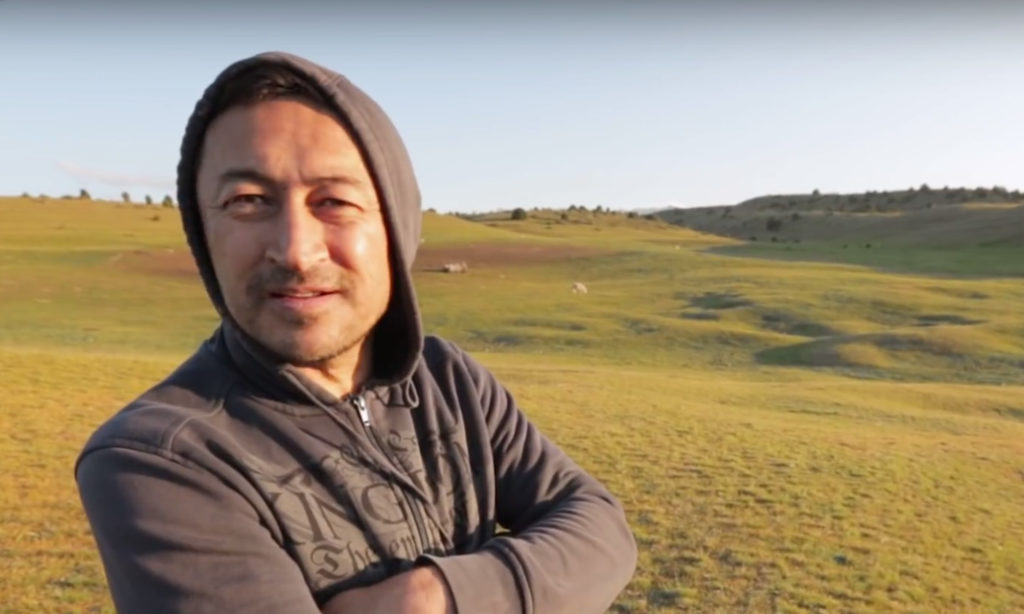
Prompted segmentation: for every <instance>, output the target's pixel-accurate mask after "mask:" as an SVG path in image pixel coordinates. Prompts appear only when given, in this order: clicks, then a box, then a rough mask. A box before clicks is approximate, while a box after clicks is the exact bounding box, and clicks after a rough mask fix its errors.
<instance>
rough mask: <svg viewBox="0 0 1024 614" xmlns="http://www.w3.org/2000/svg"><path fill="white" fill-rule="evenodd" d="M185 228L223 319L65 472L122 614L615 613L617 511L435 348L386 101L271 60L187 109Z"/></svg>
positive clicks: (499, 396) (408, 193)
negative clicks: (414, 272) (419, 290)
mask: <svg viewBox="0 0 1024 614" xmlns="http://www.w3.org/2000/svg"><path fill="white" fill-rule="evenodd" d="M178 198H179V202H180V208H181V215H182V221H183V226H184V229H185V234H186V236H187V238H188V242H189V246H190V247H191V249H192V253H193V256H194V257H195V260H196V263H197V265H198V267H199V271H200V274H201V276H202V279H203V281H204V283H205V285H206V289H207V291H208V293H209V295H210V298H211V299H212V301H213V304H214V305H215V306H216V308H217V310H218V312H219V314H220V316H221V319H222V323H221V326H220V327H219V328H218V330H217V331H216V333H215V334H214V336H213V337H212V338H211V339H210V340H208V341H207V342H205V343H204V344H203V345H202V346H201V347H200V348H199V350H198V351H197V352H196V353H195V354H194V355H193V356H192V357H191V358H189V359H188V360H187V361H186V362H185V363H184V364H183V365H181V366H180V367H179V368H178V369H177V370H176V371H175V372H174V373H173V374H171V375H170V376H169V377H168V378H167V379H166V380H165V381H163V382H162V383H160V384H158V385H157V386H155V387H154V388H153V389H151V390H149V391H148V392H146V393H145V394H143V395H142V396H141V397H140V398H139V399H137V400H135V401H134V402H132V403H131V404H130V405H128V407H126V408H125V409H124V410H122V411H121V412H119V413H118V414H117V415H116V416H114V417H113V418H112V419H111V420H110V421H108V422H107V423H106V424H105V425H103V426H102V427H101V428H100V429H99V430H98V431H97V432H96V433H95V434H94V435H93V437H92V438H91V439H90V441H89V442H88V443H87V444H86V446H85V449H84V451H83V452H82V455H81V457H80V459H79V462H78V465H77V468H76V477H77V480H78V484H79V490H80V492H81V496H82V501H83V504H84V507H85V510H86V513H87V515H88V517H89V521H90V523H91V525H92V528H93V532H94V534H95V537H96V541H97V544H98V546H99V550H100V554H101V556H102V559H103V564H104V566H105V569H106V573H107V579H108V582H109V584H110V589H111V593H112V595H113V598H114V602H115V604H116V606H117V608H118V611H119V612H122V613H128V612H132V613H134V612H139V613H142V612H145V613H147V614H150V613H157V612H187V613H205V612H211V613H212V612H217V613H221V612H246V613H249V614H252V613H268V614H269V613H297V614H312V613H317V612H326V613H337V614H377V613H380V614H384V613H388V614H392V613H397V614H434V613H446V612H447V613H455V612H457V613H459V614H485V613H486V614H502V613H508V614H513V613H516V614H518V613H523V612H535V613H537V614H543V613H548V612H573V613H580V614H586V613H589V612H602V611H604V610H605V609H606V608H607V607H608V606H609V605H610V604H611V602H612V601H613V599H614V598H615V596H616V594H617V593H618V592H619V591H620V590H621V589H622V587H623V586H624V585H625V583H626V582H627V581H628V580H629V578H630V576H631V574H632V572H633V568H634V565H635V561H636V547H635V544H634V541H633V538H632V535H631V534H630V531H629V528H628V526H627V525H626V522H625V519H624V516H623V513H622V509H621V507H620V506H619V504H618V503H617V502H616V501H615V499H614V498H613V497H612V496H611V495H610V494H609V493H608V492H607V491H606V490H605V489H604V488H603V487H602V486H601V485H600V484H598V483H597V482H596V481H595V480H594V479H593V478H591V477H590V476H588V475H587V474H586V473H584V472H583V471H582V470H581V469H580V468H579V467H578V466H576V465H575V464H574V463H573V462H572V461H571V460H569V459H568V458H567V457H566V456H565V455H564V454H563V453H562V452H561V451H560V450H559V449H558V448H557V447H555V446H554V445H553V444H552V443H551V442H550V441H548V440H547V439H545V438H544V436H543V435H541V434H540V433H539V432H538V431H537V430H536V429H535V428H534V427H533V425H531V424H530V423H529V421H527V419H526V418H525V416H524V415H523V414H522V413H521V412H520V411H519V409H518V408H517V407H516V405H515V402H514V401H513V399H512V397H511V396H510V395H509V394H508V393H507V392H506V391H505V390H504V388H502V386H501V385H500V384H499V383H498V382H497V381H496V380H495V379H494V377H493V376H492V375H491V374H490V373H488V372H487V371H486V370H485V369H484V368H482V367H481V366H480V365H478V364H477V363H476V362H474V361H473V359H472V358H470V357H469V356H467V355H466V354H465V353H463V352H462V351H461V350H459V349H458V348H457V347H455V346H454V345H452V344H451V343H448V342H446V341H443V340H441V339H438V338H434V337H427V338H424V337H423V335H422V333H421V328H420V318H419V312H418V307H417V304H416V298H415V293H414V291H413V283H412V279H411V275H410V270H411V266H412V263H413V259H414V257H415V253H416V248H417V246H418V244H419V231H420V201H419V192H418V188H417V186H416V182H415V178H414V176H413V173H412V168H411V165H410V163H409V160H408V156H407V154H406V152H405V149H404V147H403V145H402V143H401V141H400V139H399V137H398V134H397V132H396V131H395V130H394V128H393V126H392V125H391V123H390V121H389V120H388V119H387V117H386V116H385V115H384V113H383V111H381V110H380V108H378V107H377V105H376V104H375V103H374V102H373V101H372V100H370V99H369V98H368V97H367V96H366V95H365V94H364V93H362V92H361V91H360V90H358V89H357V88H355V87H354V86H353V85H352V84H350V83H349V82H348V81H347V80H345V79H344V78H343V77H341V76H339V75H337V74H334V73H332V72H330V71H328V70H326V69H324V68H322V67H320V66H317V65H315V64H313V63H311V62H309V61H306V60H304V59H302V58H298V57H295V56H292V55H288V54H283V53H268V54H262V55H258V56H255V57H252V58H249V59H247V60H242V61H240V62H238V63H236V64H234V65H232V66H230V67H228V68H227V69H226V70H225V71H224V72H223V73H221V75H220V76H219V77H218V78H217V79H216V80H215V81H214V83H213V84H212V85H211V86H210V87H209V88H208V89H207V90H206V92H205V93H204V95H203V97H202V98H201V99H200V101H199V102H198V104H197V105H196V108H195V112H194V113H193V115H192V117H191V119H190V120H189V123H188V126H187V128H186V131H185V137H184V140H183V143H182V148H181V161H180V164H179V166H178Z"/></svg>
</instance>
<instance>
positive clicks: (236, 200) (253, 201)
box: [224, 194, 266, 212]
mask: <svg viewBox="0 0 1024 614" xmlns="http://www.w3.org/2000/svg"><path fill="white" fill-rule="evenodd" d="M265 204H266V199H265V198H264V197H263V196H261V195H259V194H239V195H238V196H232V197H231V198H229V199H227V200H226V201H224V208H225V209H228V210H230V211H235V212H245V211H255V210H256V209H258V208H260V207H262V206H263V205H265Z"/></svg>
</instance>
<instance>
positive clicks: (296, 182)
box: [196, 100, 391, 365]
mask: <svg viewBox="0 0 1024 614" xmlns="http://www.w3.org/2000/svg"><path fill="white" fill-rule="evenodd" d="M196 191H197V195H198V198H199V203H200V205H199V206H200V209H201V211H202V218H203V226H204V228H205V232H206V241H207V245H208V246H209V250H210V255H211V257H212V259H213V268H214V270H215V271H216V274H217V281H218V282H219V284H220V288H221V292H222V294H223V295H224V300H225V302H226V304H227V308H228V311H229V312H230V313H231V316H232V317H233V318H234V319H235V321H236V322H238V324H239V325H240V326H241V327H242V329H243V330H245V332H247V333H248V334H249V335H251V336H252V337H253V338H255V339H256V340H257V341H259V342H260V343H261V344H263V345H264V346H265V347H267V348H269V349H270V350H272V351H273V352H274V353H276V354H278V355H279V356H281V357H282V358H284V359H285V360H287V361H288V362H290V363H293V364H297V365H311V364H318V363H323V362H324V361H327V360H329V359H331V358H334V357H336V356H339V355H341V354H343V353H345V352H346V351H348V350H349V349H351V348H354V347H356V345H357V344H358V343H359V342H360V341H362V340H363V339H365V338H366V336H367V335H368V334H369V332H370V331H371V330H372V329H373V326H374V325H375V324H376V323H377V321H378V320H379V319H380V317H381V316H382V315H383V314H384V311H385V309H387V305H388V300H389V299H390V296H391V268H390V266H389V262H388V239H387V232H386V230H385V225H384V218H383V213H382V211H381V209H380V205H379V203H378V201H377V195H376V191H375V190H374V187H373V182H372V180H371V179H370V175H369V173H368V172H367V169H366V165H365V164H364V163H363V159H362V156H361V155H360V153H359V150H358V148H357V147H356V145H355V143H353V141H352V139H351V137H349V135H348V133H347V132H346V131H345V130H344V129H343V128H342V127H341V125H340V124H339V123H338V121H337V120H336V119H334V118H333V117H332V116H330V115H328V114H326V113H324V112H321V111H318V110H315V109H313V108H312V107H309V106H307V105H305V104H303V103H301V102H297V101H294V100H274V101H269V102H260V103H257V104H254V105H251V106H245V107H234V108H232V109H229V110H228V111H226V112H224V113H223V114H222V115H220V116H219V117H218V118H216V119H215V120H214V121H213V123H212V124H211V125H210V127H209V129H208V130H207V133H206V138H205V141H204V144H203V150H202V157H201V161H200V165H199V172H198V179H197V186H196Z"/></svg>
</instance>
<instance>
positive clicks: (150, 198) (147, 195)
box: [143, 194, 153, 205]
mask: <svg viewBox="0 0 1024 614" xmlns="http://www.w3.org/2000/svg"><path fill="white" fill-rule="evenodd" d="M143 200H145V201H146V204H147V205H152V204H153V197H152V196H150V195H149V194H146V196H145V198H144V199H143Z"/></svg>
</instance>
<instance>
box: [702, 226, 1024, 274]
mask: <svg viewBox="0 0 1024 614" xmlns="http://www.w3.org/2000/svg"><path fill="white" fill-rule="evenodd" d="M1022 232H1024V231H1022ZM714 251H715V253H718V254H723V255H730V256H740V257H744V258H772V259H777V260H792V261H805V262H835V263H842V264H851V265H856V266H863V267H871V268H874V269H878V270H881V271H888V272H893V273H921V274H925V275H937V276H954V277H1024V246H1022V245H982V246H979V245H973V246H961V247H956V248H952V249H951V248H949V247H911V248H908V247H907V246H905V245H898V244H897V245H889V244H882V245H880V244H879V243H878V242H877V241H876V242H874V243H872V241H871V240H867V241H863V240H861V241H856V242H854V241H836V242H830V243H797V244H792V243H789V244H781V243H762V242H757V243H746V244H742V245H729V246H724V247H718V248H715V249H714Z"/></svg>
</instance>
